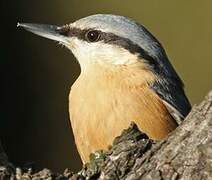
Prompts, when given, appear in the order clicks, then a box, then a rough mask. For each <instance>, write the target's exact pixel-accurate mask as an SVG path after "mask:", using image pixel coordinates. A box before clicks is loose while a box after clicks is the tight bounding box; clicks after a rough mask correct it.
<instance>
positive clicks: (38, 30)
mask: <svg viewBox="0 0 212 180" xmlns="http://www.w3.org/2000/svg"><path fill="white" fill-rule="evenodd" d="M17 27H22V28H24V29H26V30H27V31H30V32H32V33H34V34H37V35H39V36H42V37H45V38H48V39H51V40H55V41H58V42H62V43H67V37H66V36H64V35H62V33H61V29H62V28H63V27H60V26H55V25H47V24H30V23H18V24H17Z"/></svg>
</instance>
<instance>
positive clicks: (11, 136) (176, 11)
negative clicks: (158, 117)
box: [0, 0, 212, 171]
mask: <svg viewBox="0 0 212 180" xmlns="http://www.w3.org/2000/svg"><path fill="white" fill-rule="evenodd" d="M211 7H212V1H211V0H203V1H185V0H177V1H170V0H163V1H158V0H145V1H144V0H143V1H142V0H133V1H129V0H128V1H127V0H125V1H123V0H101V1H97V0H89V1H88V0H84V1H83V0H63V1H62V0H54V1H53V0H45V1H44V0H36V1H30V0H16V1H1V13H2V15H1V23H0V24H1V25H0V29H1V34H0V36H1V48H0V72H1V97H0V98H1V104H0V105H1V111H0V118H1V121H0V122H1V125H0V135H1V139H2V141H3V144H4V146H5V149H6V151H7V153H8V155H9V157H10V159H11V160H12V161H13V162H15V163H16V164H18V165H23V164H24V163H26V162H29V161H33V162H36V164H37V165H38V166H39V167H49V168H52V169H54V170H57V171H61V170H62V169H64V168H65V167H70V168H71V169H73V170H77V169H79V167H80V160H79V158H78V154H77V152H76V148H75V145H74V141H73V137H72V134H71V129H70V124H69V117H68V94H69V89H70V86H71V84H72V83H73V82H74V80H75V79H76V78H77V76H78V74H79V66H78V64H77V62H76V61H75V60H74V57H73V55H72V54H71V53H70V52H69V51H68V50H66V49H64V48H60V46H58V45H57V44H56V43H54V42H52V41H49V40H46V39H42V38H40V37H37V36H35V35H33V34H30V33H28V32H26V31H23V30H20V29H17V28H16V23H17V22H18V21H19V22H37V23H49V24H59V25H62V24H65V23H69V22H73V21H74V20H76V19H79V18H81V17H84V16H88V15H91V14H96V13H112V14H119V15H124V16H129V17H131V18H133V19H135V20H136V21H138V22H140V23H142V24H144V25H145V26H146V27H147V28H148V29H149V30H150V31H151V32H152V33H153V34H154V35H155V36H156V37H157V38H158V39H159V40H160V42H161V43H162V44H163V46H164V47H165V49H166V51H167V54H168V56H169V58H170V60H171V62H172V64H173V65H174V66H175V68H176V70H177V72H178V73H179V75H180V76H181V78H182V79H183V80H184V82H185V85H186V92H187V95H188V97H189V99H190V100H191V102H192V104H194V103H198V102H200V100H201V99H202V98H203V97H204V96H205V94H206V93H207V92H208V91H209V90H210V89H211V88H212V80H211V76H212V68H211V66H212V49H211V42H212V23H211V19H212V11H211Z"/></svg>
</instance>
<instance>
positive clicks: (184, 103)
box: [151, 79, 191, 124]
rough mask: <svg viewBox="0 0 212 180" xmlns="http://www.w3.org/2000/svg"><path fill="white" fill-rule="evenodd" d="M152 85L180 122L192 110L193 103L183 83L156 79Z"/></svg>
mask: <svg viewBox="0 0 212 180" xmlns="http://www.w3.org/2000/svg"><path fill="white" fill-rule="evenodd" d="M151 87H152V89H153V90H154V91H155V93H156V94H157V95H158V96H159V97H160V98H161V99H162V102H163V104H164V105H165V106H166V108H167V110H168V111H169V113H170V114H171V115H172V117H173V118H174V119H175V120H176V122H177V123H178V124H180V123H181V122H182V120H183V119H184V118H185V117H186V116H187V114H188V113H189V112H190V110H191V105H190V103H189V101H188V99H187V97H186V95H185V93H184V90H183V84H178V83H173V81H172V80H170V81H169V80H168V79H163V80H160V81H156V82H155V83H154V84H153V85H152V86H151Z"/></svg>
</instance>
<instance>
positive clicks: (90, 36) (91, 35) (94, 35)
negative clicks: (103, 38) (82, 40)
mask: <svg viewBox="0 0 212 180" xmlns="http://www.w3.org/2000/svg"><path fill="white" fill-rule="evenodd" d="M85 36H86V39H87V40H88V41H89V42H97V41H98V40H99V38H100V32H99V31H97V30H91V31H88V32H87V33H86V35H85Z"/></svg>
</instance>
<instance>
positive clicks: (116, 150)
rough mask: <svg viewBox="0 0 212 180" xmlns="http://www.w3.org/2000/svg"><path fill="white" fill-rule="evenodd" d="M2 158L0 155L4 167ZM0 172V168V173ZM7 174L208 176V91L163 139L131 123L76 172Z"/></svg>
mask: <svg viewBox="0 0 212 180" xmlns="http://www.w3.org/2000/svg"><path fill="white" fill-rule="evenodd" d="M156 128H157V127H156ZM0 150H1V148H0ZM3 162H4V160H3V159H2V158H1V156H0V165H3V166H2V167H4V168H5V169H6V170H5V171H7V169H8V167H7V164H6V166H5V164H4V163H3ZM6 162H8V161H6ZM2 172H3V171H1V168H0V177H3V175H2ZM4 174H5V172H4ZM7 174H10V176H11V177H16V178H17V177H18V178H22V177H25V178H26V177H27V178H28V179H33V178H35V177H36V178H37V179H47V178H49V177H52V178H53V179H72V180H74V179H126V180H131V179H145V180H148V179H167V180H169V179H170V180H175V179H195V180H199V179H212V92H210V93H209V94H208V96H207V97H206V98H205V100H204V101H203V102H202V103H201V104H200V105H198V106H194V107H193V109H192V112H191V113H190V114H189V115H188V117H187V118H186V120H184V122H183V123H182V124H181V125H180V126H179V127H178V128H177V129H176V130H175V131H174V132H173V133H171V134H170V136H169V137H168V138H167V139H165V140H163V141H160V142H153V141H152V140H150V139H148V137H147V136H146V135H145V134H143V133H141V132H140V131H139V130H138V128H137V126H136V125H135V124H134V123H132V124H131V126H130V127H129V128H128V129H127V130H124V131H123V133H122V135H121V136H119V137H117V138H116V139H115V140H114V142H113V145H112V147H111V148H110V149H109V150H108V151H106V152H104V151H97V152H95V153H94V154H91V161H90V163H88V164H86V165H85V166H84V167H83V169H82V170H81V171H80V172H79V173H77V174H73V173H71V171H70V170H68V169H67V170H65V172H64V174H62V175H59V174H54V173H52V172H51V171H50V170H46V169H45V170H43V171H41V172H39V173H36V174H32V172H21V171H20V170H19V176H17V172H11V171H10V172H7ZM41 177H42V178H41Z"/></svg>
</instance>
